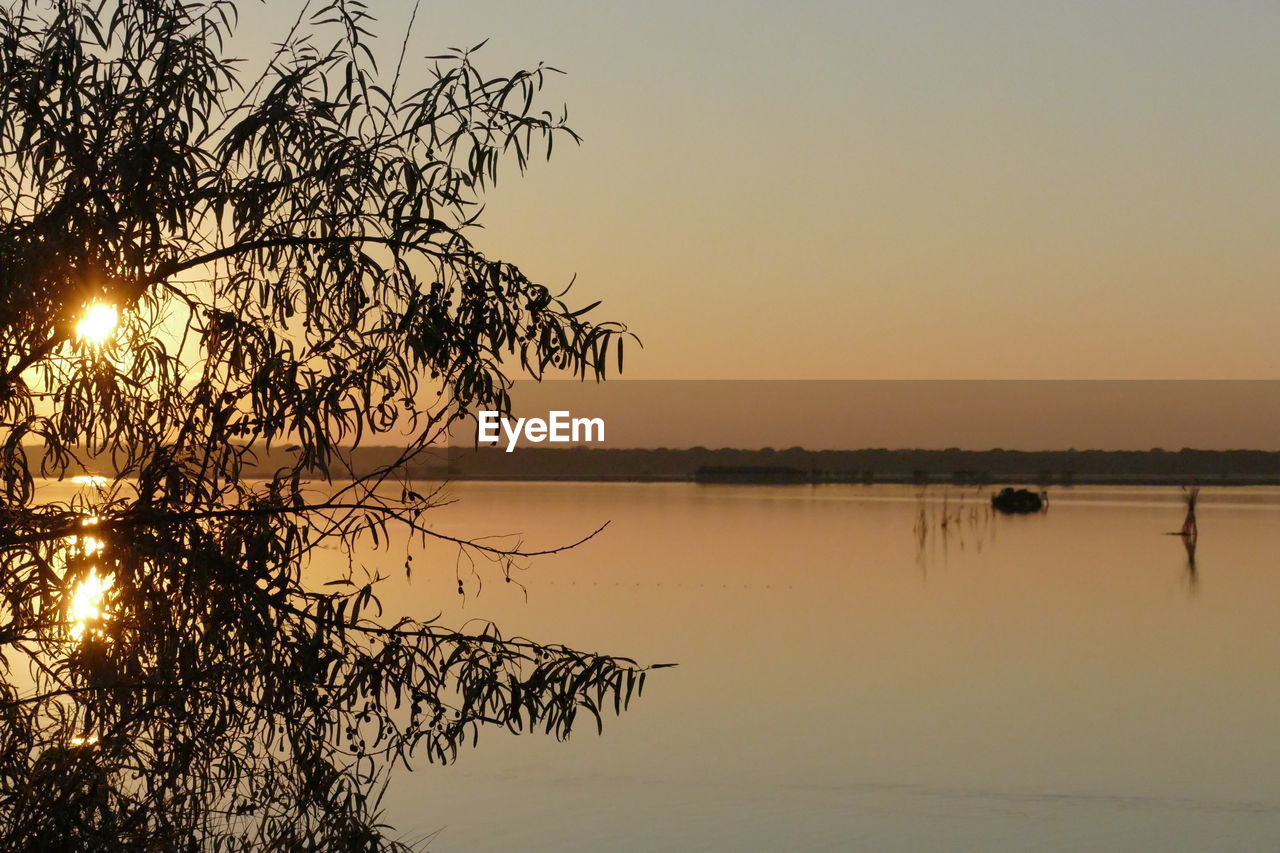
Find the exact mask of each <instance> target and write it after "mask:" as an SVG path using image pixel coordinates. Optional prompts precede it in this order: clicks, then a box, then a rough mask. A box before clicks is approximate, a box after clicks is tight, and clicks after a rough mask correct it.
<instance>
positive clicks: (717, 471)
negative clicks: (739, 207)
mask: <svg viewBox="0 0 1280 853" xmlns="http://www.w3.org/2000/svg"><path fill="white" fill-rule="evenodd" d="M369 450H370V452H371V454H373V452H374V451H378V452H382V453H391V452H392V451H391V450H389V449H385V450H384V449H380V448H370V449H369ZM372 458H373V456H372V455H371V457H370V459H371V460H372ZM432 464H433V468H432V469H431V470H426V469H424V470H423V471H422V474H423V475H424V476H438V477H448V478H450V479H455V480H466V479H481V480H483V479H504V480H505V479H509V480H623V481H680V480H695V481H702V482H742V483H915V484H926V483H954V484H964V485H983V484H997V483H1004V482H1009V481H1016V482H1023V483H1034V484H1038V485H1044V486H1048V485H1057V486H1062V485H1073V484H1081V483H1097V484H1109V483H1111V484H1153V485H1159V484H1169V485H1180V484H1183V483H1186V482H1188V481H1192V480H1194V481H1196V482H1199V483H1204V484H1218V485H1263V484H1280V452H1272V451H1261V450H1192V449H1184V450H1180V451H1172V452H1171V451H1165V450H1160V449H1153V450H1144V451H1133V450H1046V451H1020V450H1000V449H996V450H982V451H976V450H960V449H956V448H951V449H946V450H919V449H903V450H888V449H883V448H877V449H863V450H820V451H810V450H805V449H803V448H799V447H793V448H789V449H786V450H775V449H772V448H765V449H762V450H744V449H733V448H723V449H717V450H712V449H708V448H703V447H694V448H689V449H680V450H676V449H667V448H660V449H650V450H646V449H633V450H623V449H593V448H587V447H575V448H568V449H552V448H545V447H520V448H517V449H516V450H515V451H514V452H512V453H507V452H505V451H504V450H502V449H499V448H480V449H475V448H469V447H468V448H458V447H455V448H451V449H450V450H449V451H448V452H447V454H446V453H445V451H443V450H441V451H440V452H439V453H438V454H437V455H436V456H435V457H434V461H433V463H432Z"/></svg>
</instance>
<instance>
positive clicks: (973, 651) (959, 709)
mask: <svg viewBox="0 0 1280 853" xmlns="http://www.w3.org/2000/svg"><path fill="white" fill-rule="evenodd" d="M452 491H453V493H454V495H455V496H456V497H458V498H459V499H460V502H459V503H458V504H457V505H455V506H452V507H449V508H446V509H444V510H441V511H440V512H439V514H438V516H437V519H438V525H439V527H440V529H442V530H448V531H449V532H451V533H455V534H458V533H461V534H471V535H476V534H481V533H511V532H521V533H524V534H525V535H526V539H527V542H528V543H529V544H531V545H549V544H554V543H557V542H561V541H564V540H566V539H569V538H572V537H573V536H574V535H575V534H579V533H581V532H582V531H584V530H587V529H590V527H592V526H594V525H595V524H597V523H600V522H604V521H612V525H611V527H610V528H609V530H608V531H606V532H605V533H604V534H602V535H601V536H600V537H599V538H597V539H596V540H594V541H592V542H590V543H588V544H587V545H585V546H583V547H582V548H580V549H578V550H577V551H574V552H571V553H568V554H564V555H560V556H557V557H551V558H546V559H543V560H541V561H539V562H537V563H535V564H534V565H533V567H532V568H531V569H530V570H529V571H528V572H527V573H525V574H524V575H523V576H522V579H523V580H524V582H525V583H526V585H527V586H528V601H527V602H526V601H525V600H524V598H523V597H522V596H521V595H520V594H519V591H518V590H517V589H516V588H515V587H514V586H507V585H503V584H502V583H501V582H500V578H497V577H495V575H494V573H492V572H489V573H487V574H486V572H485V570H484V569H481V574H482V576H483V577H485V579H486V581H488V582H487V583H486V585H485V587H484V590H483V592H482V593H481V595H480V596H479V597H478V598H471V599H468V601H467V602H466V604H465V606H460V603H459V599H458V596H457V593H456V581H455V580H454V577H453V568H452V567H453V559H452V553H451V552H450V551H448V550H447V549H445V548H443V547H441V548H438V549H436V550H435V552H434V556H435V558H436V563H437V564H438V565H439V564H443V565H444V567H445V568H444V569H443V576H436V577H431V578H429V577H427V575H426V573H425V572H424V574H423V575H420V576H417V577H415V580H414V582H413V584H412V585H411V586H410V587H408V588H407V589H406V588H400V587H398V588H397V592H396V595H395V599H396V601H397V602H399V603H401V604H402V605H403V607H404V609H406V610H408V611H410V612H416V613H418V614H419V615H431V614H434V613H436V612H438V611H441V610H443V611H444V613H445V621H446V623H448V622H453V623H457V622H459V621H461V620H463V619H466V618H472V617H476V618H486V619H488V618H492V619H494V620H496V621H497V622H498V623H499V625H500V626H501V627H502V628H503V629H504V630H505V631H506V632H508V633H523V634H526V635H528V636H533V637H537V638H539V639H542V640H554V641H563V642H566V643H570V644H577V645H579V646H582V647H587V648H592V649H599V650H602V651H610V652H618V653H624V654H628V655H632V656H634V657H637V658H639V659H641V660H644V661H650V662H666V661H675V662H679V664H680V666H679V668H677V669H674V670H663V671H660V672H657V673H654V675H653V676H652V677H651V680H650V682H649V687H648V690H647V691H646V693H645V696H644V697H643V699H642V700H641V701H640V702H639V703H638V704H637V705H636V706H635V707H634V708H633V710H632V711H631V712H629V713H627V714H624V716H623V717H622V718H620V719H611V720H607V721H606V727H605V733H604V735H603V737H598V736H597V735H596V734H595V731H594V728H589V729H588V728H584V729H583V730H582V731H581V732H580V733H579V734H578V735H575V737H574V738H573V739H572V741H570V742H569V743H565V744H560V743H556V742H555V741H554V740H551V739H548V738H545V737H540V736H534V735H530V736H524V737H520V738H517V737H514V736H510V735H507V734H506V733H504V732H500V731H494V732H489V733H487V737H484V738H482V741H481V743H480V746H479V748H478V749H476V750H472V751H470V752H468V753H465V754H464V755H463V757H462V758H461V760H460V761H459V762H458V763H457V764H456V765H453V766H450V767H445V768H439V767H426V768H425V769H423V770H422V771H421V772H419V773H415V774H413V775H412V776H407V777H405V778H403V779H401V780H399V783H398V785H397V786H396V787H395V788H394V790H392V791H391V792H390V793H389V794H388V799H387V806H388V814H387V816H388V818H389V819H390V820H391V821H392V822H394V823H395V824H397V825H398V826H399V827H401V828H402V829H403V830H404V835H405V837H408V838H418V837H422V836H425V835H427V834H429V833H433V832H436V831H439V834H438V836H437V837H436V839H435V841H434V842H432V844H431V845H430V849H431V850H433V851H440V853H450V851H510V850H516V849H519V850H534V851H599V850H639V851H685V850H705V851H744V850H748V851H756V850H758V851H778V850H794V851H819V850H841V851H843V850H860V851H933V850H937V851H943V850H945V851H957V850H973V851H1002V850H1019V851H1022V850H1038V851H1079V850H1091V851H1108V850H1124V851H1142V850H1151V851H1177V850H1185V851H1204V850H1210V849H1212V850H1250V851H1252V850H1274V849H1277V848H1280V725H1277V716H1278V714H1280V666H1278V665H1277V661H1280V631H1278V630H1277V620H1276V615H1277V613H1278V612H1280V490H1267V489H1241V490H1234V491H1229V490H1223V491H1216V492H1215V491H1213V490H1206V491H1205V492H1204V493H1203V494H1202V496H1201V509H1200V512H1199V521H1200V530H1201V536H1200V547H1199V553H1198V560H1197V567H1198V571H1197V572H1196V574H1195V576H1194V577H1192V576H1191V575H1190V574H1189V573H1188V571H1187V559H1186V554H1185V552H1184V550H1183V548H1182V545H1181V542H1180V540H1178V539H1176V538H1174V537H1169V536H1164V535H1162V534H1163V533H1164V531H1168V530H1174V529H1177V528H1178V526H1179V525H1180V524H1181V509H1180V507H1179V505H1178V503H1177V499H1178V496H1177V492H1176V490H1161V489H1108V488H1091V489H1086V488H1077V489H1074V490H1069V491H1068V490H1059V491H1058V492H1057V493H1056V494H1055V495H1054V499H1053V504H1052V508H1051V510H1050V511H1049V513H1048V514H1046V515H1041V516H1035V517H1029V518H993V517H991V516H990V515H989V513H987V512H986V510H985V508H983V507H981V505H980V504H978V503H974V504H972V507H973V512H969V510H968V509H967V508H963V509H961V512H960V518H959V519H958V520H953V521H952V522H951V524H950V525H948V528H947V533H946V536H945V538H944V536H943V535H942V529H941V525H940V520H941V513H942V495H943V491H942V490H940V489H935V490H933V491H932V492H931V495H932V497H931V498H930V499H929V501H928V502H927V503H926V504H925V506H924V509H925V519H924V522H925V523H924V529H925V531H926V536H925V538H924V539H925V541H924V542H923V544H921V542H920V538H919V532H920V530H921V529H922V528H921V527H920V521H921V519H920V510H921V503H920V501H919V500H918V499H917V496H916V493H915V491H914V490H913V489H909V488H903V487H888V486H885V487H856V486H852V487H850V486H831V487H817V488H811V487H779V488H774V487H732V486H724V487H720V486H693V485H637V484H617V485H615V484H483V483H467V484H458V485H455V486H453V487H452ZM959 494H960V493H959V491H958V490H952V491H951V492H950V494H949V497H948V498H947V507H948V510H949V511H950V512H951V514H952V515H953V516H954V514H955V511H956V510H957V508H958V507H957V499H958V497H959ZM368 556H369V560H368V562H369V564H371V565H374V564H377V562H378V561H379V559H380V558H379V557H378V555H376V554H371V555H368ZM429 556H430V555H429ZM417 565H419V566H424V565H426V562H425V561H422V560H421V559H420V560H419V562H418V563H417ZM399 566H400V561H399V560H398V559H397V558H396V557H388V558H387V569H388V570H389V571H391V572H392V573H393V574H396V573H399Z"/></svg>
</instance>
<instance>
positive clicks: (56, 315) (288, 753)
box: [0, 0, 645, 851]
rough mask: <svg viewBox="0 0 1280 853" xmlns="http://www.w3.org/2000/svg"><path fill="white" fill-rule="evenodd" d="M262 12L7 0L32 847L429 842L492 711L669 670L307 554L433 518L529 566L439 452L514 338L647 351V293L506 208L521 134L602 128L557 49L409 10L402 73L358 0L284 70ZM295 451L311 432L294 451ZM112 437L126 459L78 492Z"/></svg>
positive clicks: (124, 0)
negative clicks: (593, 292)
mask: <svg viewBox="0 0 1280 853" xmlns="http://www.w3.org/2000/svg"><path fill="white" fill-rule="evenodd" d="M236 25H237V14H236V8H235V4H234V3H232V2H226V0H222V2H216V1H215V2H190V3H184V2H178V0H114V2H112V0H107V2H75V0H63V2H48V0H45V2H8V3H5V4H3V6H2V7H0V665H2V667H0V835H3V838H4V841H3V843H2V844H0V846H3V847H4V849H29V850H39V849H47V850H62V849H74V850H89V851H93V850H103V851H109V850H143V851H151V850H166V851H167V850H192V851H194V850H237V851H238V850H250V849H262V850H288V851H295V850H299V851H300V850H317V851H318V850H326V851H328V850H338V851H343V850H352V851H354V850H361V851H363V850H371V851H372V850H389V849H399V847H400V845H399V843H398V842H394V841H391V840H388V839H389V838H391V837H393V835H392V834H391V833H389V832H388V831H387V830H386V829H385V827H383V826H381V824H380V818H379V808H378V805H377V803H378V792H379V790H380V787H381V786H382V785H383V784H384V783H385V780H386V778H387V774H388V772H389V770H390V768H392V767H393V766H394V765H396V764H397V763H401V762H403V763H406V764H407V763H409V762H410V761H411V760H413V761H428V762H435V761H450V760H452V759H453V758H454V757H455V756H456V755H457V754H458V751H459V749H460V748H462V747H463V746H465V745H467V744H470V743H472V742H473V740H474V738H475V737H476V736H477V734H478V731H479V730H480V729H481V728H482V727H485V726H501V727H506V728H508V729H511V730H513V731H526V730H540V731H545V732H549V733H551V734H553V735H555V736H557V737H565V736H567V735H568V734H569V733H570V731H571V730H572V729H573V727H574V726H575V724H576V723H577V722H578V721H579V720H580V719H581V718H582V717H583V716H584V715H585V716H586V718H587V719H588V720H589V721H590V722H591V723H592V724H593V725H595V724H598V723H599V721H600V719H601V715H602V714H603V713H605V712H606V711H607V712H618V711H620V710H621V709H622V708H623V707H625V705H626V704H627V702H628V701H630V699H631V698H632V696H633V693H635V692H637V691H638V690H639V689H640V687H641V686H642V684H643V681H644V674H645V669H644V668H642V667H639V666H637V665H636V664H635V663H633V662H632V661H630V660H627V659H624V658H616V657H610V656H604V655H599V654H589V653H584V652H580V651H575V650H573V649H570V648H566V647H564V646H560V645H547V644H542V643H537V642H533V641H530V640H525V639H520V638H507V637H503V636H502V635H501V634H500V633H499V632H498V630H497V629H496V628H495V627H494V626H492V625H489V626H484V627H483V628H476V629H472V630H450V629H448V628H445V627H443V626H441V625H439V624H437V623H436V622H435V621H433V620H430V619H426V620H410V619H400V620H389V619H384V618H383V617H381V615H380V614H381V612H382V611H381V607H380V606H379V603H378V599H377V589H378V584H377V581H378V578H379V576H380V575H382V574H386V573H387V572H384V571H381V568H380V567H377V566H375V567H373V568H372V569H371V570H367V571H364V572H362V569H361V566H360V565H359V561H358V560H355V559H354V558H353V559H352V562H351V566H350V572H349V574H348V575H346V576H344V577H341V578H338V579H337V580H336V581H335V582H333V583H329V584H326V585H321V586H319V588H314V587H313V586H312V585H309V584H308V571H307V568H308V562H309V559H310V557H311V555H312V554H313V552H315V551H316V549H317V548H320V547H327V548H336V549H338V550H339V551H340V552H343V553H347V554H356V553H357V552H358V551H359V550H360V549H362V548H367V547H368V546H369V545H371V544H380V545H384V546H385V545H386V543H387V542H388V541H391V540H393V539H394V540H395V541H397V542H401V541H404V537H402V536H400V535H399V534H398V533H397V530H401V531H405V532H407V533H408V534H409V535H408V539H409V541H410V542H411V543H418V544H419V545H421V544H422V543H425V542H428V541H433V537H434V539H435V540H444V541H445V543H446V545H447V546H448V547H449V548H450V549H452V550H454V551H455V552H458V553H460V554H461V555H462V556H463V557H465V558H467V559H473V560H475V559H476V558H486V559H487V560H488V561H489V565H490V566H491V568H492V570H493V571H495V572H498V573H507V574H508V576H509V571H510V568H511V566H512V564H513V563H514V562H517V561H522V560H524V559H526V558H528V557H532V556H536V554H532V553H529V552H522V551H520V550H519V549H518V548H513V549H503V548H501V547H498V546H494V545H491V544H485V543H484V542H480V541H467V540H456V539H449V537H448V536H446V535H445V534H443V533H441V532H439V531H437V530H434V529H432V528H431V527H430V526H429V525H428V523H427V521H426V515H427V514H428V513H429V512H430V511H431V509H432V508H433V507H435V506H437V505H438V504H439V503H440V501H441V498H440V495H439V492H437V491H432V490H430V489H429V488H425V487H423V486H420V485H417V484H416V483H415V482H413V481H412V480H411V479H409V477H408V473H407V472H408V471H409V469H410V467H411V466H412V465H413V464H414V463H415V461H416V460H418V459H419V457H420V456H421V455H422V454H423V453H425V452H428V451H429V450H430V449H431V446H432V442H433V441H435V440H437V439H438V438H440V437H441V436H442V435H443V433H444V431H445V430H447V429H448V427H449V425H450V424H451V423H452V422H454V421H455V420H456V419H458V418H461V417H465V416H466V415H467V414H468V413H469V412H473V411H475V410H476V409H478V408H486V409H500V410H502V409H506V408H507V406H508V398H507V389H508V387H509V384H510V378H509V375H508V373H509V372H511V373H515V374H520V375H532V376H534V377H540V376H542V375H543V373H544V372H545V371H549V370H554V371H557V372H566V371H567V372H569V373H571V374H574V375H577V376H579V377H582V378H585V379H599V378H602V377H603V376H604V373H605V370H606V364H609V365H612V364H613V363H614V359H615V358H616V362H617V365H618V368H619V369H621V364H622V351H623V350H622V346H623V341H624V339H625V338H627V337H628V334H627V332H626V329H625V328H624V327H623V326H621V325H619V324H616V323H608V322H597V321H594V320H592V319H590V318H589V312H590V311H591V310H592V309H593V308H594V307H595V306H594V305H589V306H586V307H574V306H571V305H569V304H568V303H567V302H566V301H565V298H566V297H565V293H563V292H562V293H559V294H557V293H555V292H553V291H552V290H550V289H548V288H547V287H546V286H544V285H542V284H539V283H537V282H535V281H531V280H530V279H529V278H527V277H526V276H525V275H524V274H523V273H522V272H521V271H520V269H519V268H518V267H517V266H515V265H513V264H511V263H508V262H505V261H502V260H497V259H493V258H489V257H487V256H486V255H485V254H483V253H482V252H481V251H480V250H479V249H478V248H477V247H476V246H475V245H474V243H473V240H472V235H473V233H474V232H473V228H474V226H475V221H474V220H475V217H476V215H477V212H478V210H479V202H480V200H481V198H482V197H483V195H484V193H485V191H486V189H487V188H488V187H490V186H491V185H492V184H493V182H494V181H495V180H496V179H497V176H498V172H499V166H500V165H504V167H510V166H512V165H514V166H515V167H516V168H517V169H520V170H523V168H524V167H525V165H526V164H527V163H528V161H529V159H530V158H531V157H535V156H539V157H540V156H543V155H548V156H549V155H550V153H551V151H552V147H553V144H554V142H555V141H557V140H564V141H571V142H572V141H576V137H575V136H574V134H573V132H572V131H571V130H570V129H569V128H568V127H567V126H566V125H565V121H564V116H563V115H558V114H555V113H551V112H545V111H540V110H539V109H538V108H537V106H536V101H537V96H538V93H539V91H540V90H541V89H542V87H543V84H544V81H545V79H546V77H547V75H549V74H550V73H552V72H553V70H554V69H551V68H548V67H543V66H539V67H537V68H534V69H532V70H524V71H518V72H516V73H514V74H511V75H508V76H499V77H487V76H485V75H482V74H481V73H480V72H479V71H478V70H477V68H476V66H475V64H474V61H473V59H474V53H475V49H472V50H455V51H451V52H449V53H448V54H446V55H443V56H435V57H426V58H425V59H422V60H421V61H415V60H414V57H413V53H414V51H413V49H412V43H411V40H410V39H409V38H407V37H406V39H405V42H404V45H403V47H402V49H401V50H400V61H399V63H398V64H397V65H396V66H395V67H394V68H390V69H386V70H384V71H380V70H379V69H378V68H377V66H376V64H375V62H374V52H373V51H372V50H371V48H370V41H369V39H370V38H371V37H370V34H369V30H370V26H371V19H370V17H369V15H368V14H367V12H366V10H365V9H364V8H363V6H362V5H361V4H360V3H359V2H356V0H346V2H344V1H343V0H334V2H325V3H324V4H323V5H322V4H315V5H314V6H313V7H312V8H304V9H303V11H302V13H301V15H300V17H299V18H298V20H297V22H296V23H295V24H294V26H293V28H292V29H291V30H290V31H289V32H288V33H284V34H282V38H281V40H280V42H279V44H278V47H277V49H276V50H275V53H274V56H273V57H272V58H271V60H270V62H269V63H268V64H267V65H266V67H265V69H264V70H262V71H261V73H260V74H259V73H257V71H256V70H255V71H250V70H248V69H247V68H246V67H245V66H244V65H242V64H241V63H239V62H237V61H236V60H234V59H233V58H231V57H230V55H229V54H228V52H227V51H228V50H229V48H228V45H229V43H230V40H231V38H232V35H233V33H234V30H235V27H236ZM94 305H99V306H108V305H109V306H112V307H114V308H115V309H116V310H117V312H118V316H119V326H118V327H117V329H116V330H115V332H114V334H112V335H111V336H110V337H109V339H108V340H107V341H105V342H104V343H95V342H94V341H92V340H90V339H89V338H88V337H86V336H84V335H81V334H79V332H78V330H77V324H78V322H79V321H80V320H81V318H82V317H83V316H84V315H85V312H86V311H88V310H89V309H90V308H92V307H93V306H94ZM611 346H612V351H611V349H610V348H611ZM406 434H407V435H408V436H409V438H408V439H407V440H406V438H405V436H406ZM393 442H394V443H395V444H396V445H397V446H401V445H403V446H405V451H404V453H403V454H402V455H401V456H400V457H399V458H398V459H396V460H394V461H393V462H390V463H387V464H382V465H379V466H378V467H375V468H372V469H369V468H367V467H366V468H361V467H360V466H359V465H358V464H357V461H356V460H355V457H354V451H356V450H358V449H359V448H360V447H361V446H367V445H369V444H371V443H379V444H390V443H393ZM266 450H273V454H272V458H273V459H275V458H278V457H279V454H280V453H281V452H284V453H286V455H287V459H288V462H287V463H286V464H284V465H283V466H281V467H280V468H278V469H276V470H274V471H269V472H267V473H266V474H265V475H264V474H263V473H262V471H261V469H260V468H259V467H254V464H253V463H254V460H255V459H257V458H258V455H259V454H261V453H262V452H263V451H266ZM88 469H94V470H98V471H105V472H108V473H109V474H110V482H108V483H106V484H103V485H101V486H100V487H97V488H95V489H93V490H91V491H90V493H88V495H87V496H85V497H81V498H77V499H75V500H72V501H51V500H49V499H48V498H46V497H44V496H43V492H42V489H41V487H40V485H39V484H40V482H41V478H42V477H43V478H61V477H63V476H65V475H68V474H69V473H75V472H78V471H80V470H88ZM382 553H384V554H385V553H386V552H385V551H384V552H382ZM402 556H403V555H402ZM454 556H457V553H455V555H454ZM397 559H399V558H397ZM410 559H411V557H410ZM452 562H453V560H452V559H451V560H449V563H450V565H449V566H448V570H449V571H453V566H452ZM477 562H481V561H480V560H477ZM405 565H407V563H406V564H405ZM425 570H427V571H430V570H431V567H427V568H426V569H425ZM420 571H421V570H420ZM499 576H500V575H499ZM460 583H461V581H460ZM460 591H461V590H460Z"/></svg>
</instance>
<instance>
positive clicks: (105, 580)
mask: <svg viewBox="0 0 1280 853" xmlns="http://www.w3.org/2000/svg"><path fill="white" fill-rule="evenodd" d="M114 584H115V578H114V577H111V576H110V575H108V576H107V577H101V576H100V575H99V574H98V570H97V569H96V568H94V569H90V570H89V576H88V577H86V578H85V579H84V580H82V581H80V583H79V584H77V585H76V589H75V592H73V593H72V594H71V604H70V606H68V608H67V618H68V621H70V622H71V637H72V639H75V640H79V639H81V638H82V637H84V634H85V631H86V630H88V629H89V628H90V627H91V626H95V625H97V624H98V623H99V622H101V621H102V619H103V617H104V616H105V615H106V606H105V605H106V596H107V590H109V589H111V587H112V586H113V585H114Z"/></svg>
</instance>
